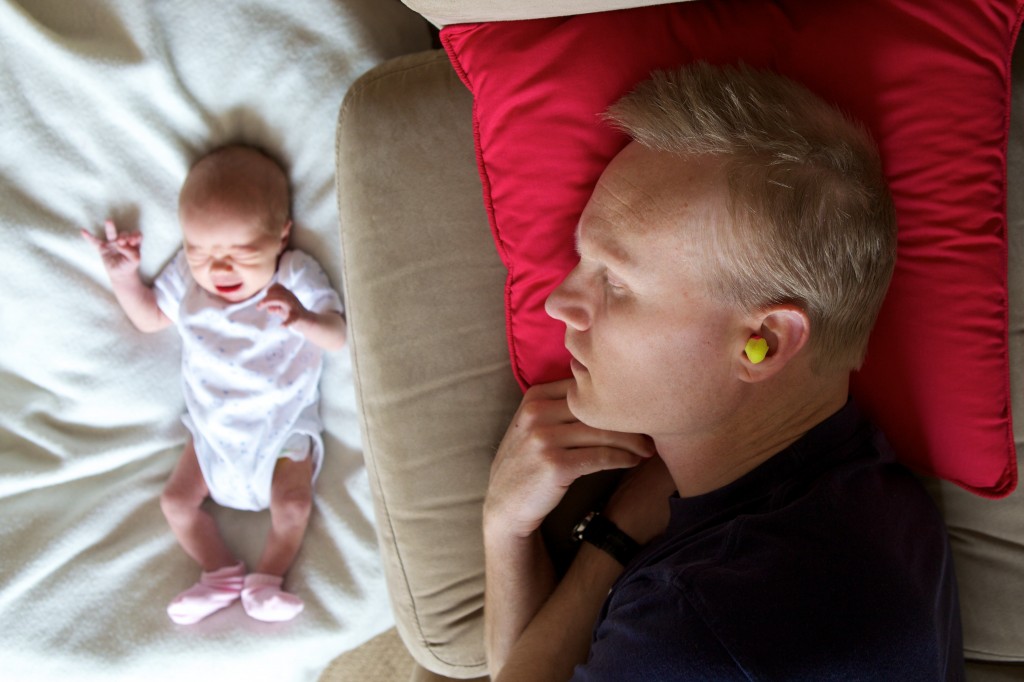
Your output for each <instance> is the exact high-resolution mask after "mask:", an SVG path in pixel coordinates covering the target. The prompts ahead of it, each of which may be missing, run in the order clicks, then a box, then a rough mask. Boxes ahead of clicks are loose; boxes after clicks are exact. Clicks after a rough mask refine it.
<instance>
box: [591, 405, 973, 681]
mask: <svg viewBox="0 0 1024 682" xmlns="http://www.w3.org/2000/svg"><path fill="white" fill-rule="evenodd" d="M670 505H671V520H670V522H669V527H668V530H667V532H666V533H665V535H664V536H662V537H661V538H659V539H658V540H655V541H654V542H652V543H651V544H650V545H648V547H646V548H645V549H644V550H643V551H642V552H641V554H640V555H639V556H638V557H637V558H636V559H635V560H634V561H633V562H632V563H631V564H630V566H628V567H627V569H626V571H625V572H624V573H623V574H622V576H621V577H620V578H619V580H618V581H617V582H616V583H615V585H614V587H613V588H612V590H611V592H610V593H609V596H608V599H607V600H606V602H605V604H604V607H603V609H602V612H601V616H600V618H599V619H598V622H597V625H596V626H595V629H594V635H593V640H592V642H591V649H590V658H589V660H588V662H587V663H586V664H585V665H583V666H579V667H577V669H576V674H575V676H574V678H573V679H574V680H580V681H583V680H615V681H616V682H624V681H627V680H644V681H646V682H650V681H656V680H715V681H716V682H722V681H727V680H744V681H748V680H785V681H787V682H798V681H800V680H814V681H815V682H821V681H824V680H842V681H843V682H850V681H852V680H901V681H904V682H906V681H911V680H928V681H929V682H934V681H935V680H962V679H963V665H964V664H963V648H962V635H961V628H960V608H959V603H958V599H957V589H956V580H955V577H954V574H953V561H952V557H951V555H950V551H949V541H948V537H947V534H946V528H945V524H944V523H943V521H942V518H941V517H940V516H939V513H938V510H937V509H936V508H935V505H934V504H933V503H932V500H931V499H930V498H929V497H928V496H927V494H926V493H925V491H924V489H923V488H922V487H921V485H920V484H919V483H918V481H917V480H916V479H915V478H914V477H913V476H912V475H911V474H910V473H909V472H908V471H907V470H906V469H904V468H903V467H902V466H900V465H899V464H897V463H896V462H895V461H894V459H893V457H892V453H891V450H890V449H889V446H888V444H887V443H886V441H885V439H884V437H883V436H882V435H881V434H880V433H879V432H878V431H877V430H875V429H874V428H873V427H872V426H871V425H870V424H869V423H868V422H867V421H866V420H865V419H864V417H863V416H862V414H861V412H860V410H859V409H858V408H857V407H856V405H855V404H854V403H853V401H850V402H849V403H848V404H847V405H846V407H844V408H843V409H842V410H840V411H839V412H837V413H836V414H835V415H833V416H832V417H830V418H829V419H827V420H826V421H824V422H822V423H821V424H819V425H818V426H817V427H815V428H814V429H812V430H811V431H809V432H808V433H807V434H806V435H805V436H804V437H803V438H801V439H800V440H798V441H797V442H796V443H794V444H793V445H792V446H790V447H789V448H787V449H786V450H784V451H782V452H780V453H778V454H777V455H775V456H773V457H772V458H771V459H769V460H767V461H766V462H764V463H763V464H762V465H760V466H759V467H757V468H756V469H754V470H753V471H751V472H750V473H748V474H746V475H745V476H743V477H741V478H740V479H738V480H736V481H734V482H733V483H731V484H729V485H727V486H725V487H723V488H720V489H718V490H715V491H712V492H710V493H707V494H705V495H700V496H697V497H691V498H686V499H681V498H679V497H673V498H672V499H671V500H670Z"/></svg>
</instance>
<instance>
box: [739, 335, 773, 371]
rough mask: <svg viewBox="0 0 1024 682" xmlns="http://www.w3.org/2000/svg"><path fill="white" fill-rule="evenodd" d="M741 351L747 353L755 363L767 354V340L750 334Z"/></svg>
mask: <svg viewBox="0 0 1024 682" xmlns="http://www.w3.org/2000/svg"><path fill="white" fill-rule="evenodd" d="M743 352H744V353H746V354H747V358H749V360H750V361H751V362H752V363H754V364H755V365H756V364H758V363H759V362H761V361H762V360H764V359H765V356H767V355H768V342H767V341H765V340H764V339H762V338H761V337H760V336H751V337H750V340H749V341H747V346H746V348H744V349H743Z"/></svg>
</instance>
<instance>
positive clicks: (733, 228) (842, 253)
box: [548, 64, 896, 430]
mask: <svg viewBox="0 0 1024 682" xmlns="http://www.w3.org/2000/svg"><path fill="white" fill-rule="evenodd" d="M607 117H608V118H609V119H610V120H611V121H612V122H613V124H614V125H616V126H618V127H619V128H621V129H623V130H624V131H626V132H627V133H628V134H629V135H630V136H631V137H632V138H633V139H634V142H633V143H631V144H630V145H629V146H627V147H626V149H625V150H623V151H622V152H621V153H620V154H619V156H617V157H616V158H615V159H614V160H613V161H612V163H611V164H609V166H608V168H607V169H606V171H605V173H604V174H603V175H602V177H601V179H600V181H599V182H598V185H597V187H596V188H595V191H594V194H593V196H592V198H591V200H590V202H589V203H588V205H587V207H586V209H585V210H584V212H583V214H582V216H581V219H580V232H579V236H578V243H579V248H580V252H581V262H580V265H579V266H578V267H577V268H576V269H575V270H574V271H573V272H572V273H571V274H570V275H569V277H567V279H566V281H565V282H564V283H563V285H562V286H561V287H559V289H558V290H556V291H555V293H554V294H552V297H551V299H550V300H549V303H548V310H549V312H550V313H551V314H552V315H553V316H554V317H556V318H559V319H562V320H563V321H565V322H566V324H567V334H566V343H567V346H568V347H569V350H570V352H572V353H573V355H574V356H575V357H576V359H577V361H578V362H577V363H574V373H575V374H576V376H577V389H576V395H575V397H573V396H572V395H570V402H571V403H575V405H574V411H577V410H579V412H582V413H583V414H579V413H578V415H577V416H580V417H581V418H584V419H585V420H586V418H585V417H586V416H587V413H588V412H590V413H591V414H592V416H593V417H594V419H593V420H592V421H598V422H600V424H599V425H601V426H606V427H608V428H619V429H622V430H636V429H637V427H638V426H643V425H645V424H646V422H644V423H643V424H641V423H638V422H636V420H630V419H629V418H628V417H625V418H624V419H623V420H622V421H621V422H618V421H610V420H609V419H607V417H610V416H611V415H612V414H624V415H628V413H630V412H634V411H635V412H636V413H637V414H638V415H639V414H641V413H642V414H644V415H645V418H646V415H653V416H652V417H651V418H650V419H648V420H647V421H649V422H651V423H652V424H653V425H655V426H656V425H658V424H659V423H661V422H664V423H665V424H666V425H667V424H673V423H677V422H678V420H679V419H680V416H679V412H680V411H681V410H682V411H686V412H687V415H688V416H692V418H693V420H694V424H695V425H696V424H698V423H700V424H708V425H712V424H714V423H716V420H719V419H725V418H727V417H728V416H729V415H728V414H727V412H728V410H730V409H732V408H733V406H734V405H736V404H738V403H737V401H736V400H732V399H731V397H730V395H731V393H732V392H735V391H740V390H741V388H742V387H741V384H743V383H747V384H750V383H758V382H760V381H762V380H764V379H767V378H771V377H773V376H777V375H780V372H781V371H782V369H783V368H785V367H786V366H787V365H790V368H789V369H790V370H793V369H795V368H797V367H800V368H803V371H805V372H806V373H808V374H813V375H823V376H832V375H835V376H840V375H842V376H845V375H846V374H848V372H849V371H850V370H851V369H854V368H856V367H857V366H858V365H859V364H860V362H861V361H862V359H863V355H864V351H865V348H866V345H867V340H868V335H869V333H870V330H871V327H872V325H873V323H874V320H875V317H876V316H877V313H878V310H879V307H880V306H881V302H882V299H883V298H884V295H885V292H886V289H887V287H888V282H889V279H890V277H891V274H892V269H893V264H894V257H895V241H896V234H895V216H894V211H893V207H892V201H891V198H890V196H889V193H888V189H887V187H886V184H885V180H884V177H883V175H882V171H881V164H880V162H879V159H878V154H877V151H876V150H875V147H874V145H873V144H872V142H871V140H870V137H869V136H868V135H867V133H866V132H865V131H864V130H863V129H862V128H861V127H859V126H857V125H855V124H853V123H851V122H850V121H849V120H848V119H847V118H845V117H844V116H843V115H842V114H841V113H840V112H838V111H837V110H835V109H833V108H832V107H830V106H828V105H827V104H825V103H824V102H822V101H821V100H819V99H818V98H817V97H815V96H814V95H812V94H811V93H810V92H809V91H807V90H806V89H804V88H802V87H800V86H798V85H796V84H794V83H792V82H791V81H788V80H786V79H785V78H782V77H781V76H778V75H775V74H771V73H767V72H758V71H753V70H750V69H746V68H716V67H711V66H708V65H705V64H699V65H694V66H690V67H687V68H684V69H682V70H679V71H677V72H673V73H659V74H655V75H654V77H653V78H652V79H651V80H649V81H647V82H645V83H642V84H641V85H640V86H639V87H638V88H637V89H636V90H635V91H634V92H632V93H630V94H629V95H627V96H626V97H624V98H623V99H622V100H620V101H619V102H618V103H616V104H615V105H614V106H613V107H612V108H611V109H610V110H609V112H608V114H607ZM623 257H626V260H629V261H633V265H634V266H639V267H633V268H632V269H631V268H629V267H628V266H627V264H626V263H623V262H622V261H623ZM627 273H629V274H627ZM600 287H603V291H604V293H603V294H602V293H601V292H600V291H599V288H600ZM655 294H656V295H655ZM655 303H656V305H655ZM754 335H758V336H763V337H764V338H765V339H767V341H768V343H769V352H768V358H767V359H766V360H765V361H764V362H763V363H760V364H756V365H755V364H754V363H752V362H750V360H749V359H748V358H747V357H746V356H745V354H744V353H743V348H744V346H745V344H746V342H747V341H748V340H749V338H750V337H751V336H754ZM580 362H582V363H583V365H586V367H583V366H582V365H580V364H579V363H580ZM660 411H663V412H665V414H664V415H662V417H661V418H660V421H659V417H658V413H659V412H660ZM673 420H675V421H673ZM680 426H682V425H681V424H680Z"/></svg>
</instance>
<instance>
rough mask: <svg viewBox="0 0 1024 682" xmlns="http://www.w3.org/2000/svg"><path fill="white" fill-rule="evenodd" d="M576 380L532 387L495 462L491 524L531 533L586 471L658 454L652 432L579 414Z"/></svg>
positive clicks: (488, 506)
mask: <svg viewBox="0 0 1024 682" xmlns="http://www.w3.org/2000/svg"><path fill="white" fill-rule="evenodd" d="M572 381H574V380H573V379H566V380H564V381H558V382H555V383H552V384H543V385H539V386H534V387H532V388H531V389H530V390H529V391H527V392H526V396H525V397H524V398H523V402H522V403H521V404H520V406H519V410H518V411H517V412H516V414H515V416H514V417H513V418H512V423H511V425H510V426H509V427H508V431H506V433H505V437H504V439H503V440H502V442H501V446H500V447H499V448H498V453H497V455H496V456H495V458H494V462H493V463H492V464H491V478H490V483H489V485H488V488H487V499H486V501H485V503H484V519H485V527H486V526H487V525H492V526H497V527H500V528H501V529H502V531H501V532H503V533H506V534H509V535H511V536H516V537H520V538H525V537H528V536H530V535H531V534H532V533H534V532H535V531H536V530H537V529H538V528H539V527H540V525H541V522H542V521H543V520H544V517H545V516H547V515H548V513H549V512H551V510H552V509H554V508H555V506H556V505H557V504H558V503H559V502H560V501H561V499H562V497H563V496H564V495H565V492H566V490H567V489H568V488H569V484H571V483H572V482H573V481H575V480H576V479H577V478H579V477H580V476H584V475H586V474H591V473H594V472H597V471H603V470H605V469H623V468H628V467H633V466H636V465H637V464H639V463H641V462H643V461H645V460H647V459H649V458H651V457H652V456H654V454H655V450H654V445H653V443H652V442H651V441H650V439H649V438H647V437H646V436H643V435H640V434H633V433H619V432H616V431H604V430H601V429H595V428H592V427H590V426H587V425H586V424H584V423H582V422H580V421H579V420H578V419H576V417H574V416H573V414H572V412H570V411H569V404H568V402H567V400H566V393H567V392H568V390H569V386H570V385H571V382H572Z"/></svg>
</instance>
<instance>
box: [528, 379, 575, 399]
mask: <svg viewBox="0 0 1024 682" xmlns="http://www.w3.org/2000/svg"><path fill="white" fill-rule="evenodd" d="M574 381H576V380H575V379H572V378H570V379H562V380H561V381H552V382H551V383H548V384H534V385H533V386H531V387H530V388H529V389H528V390H527V391H526V395H525V396H524V397H523V402H527V401H529V400H531V399H536V400H558V399H559V398H564V397H565V396H566V395H567V394H568V393H569V386H571V385H572V382H574Z"/></svg>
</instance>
